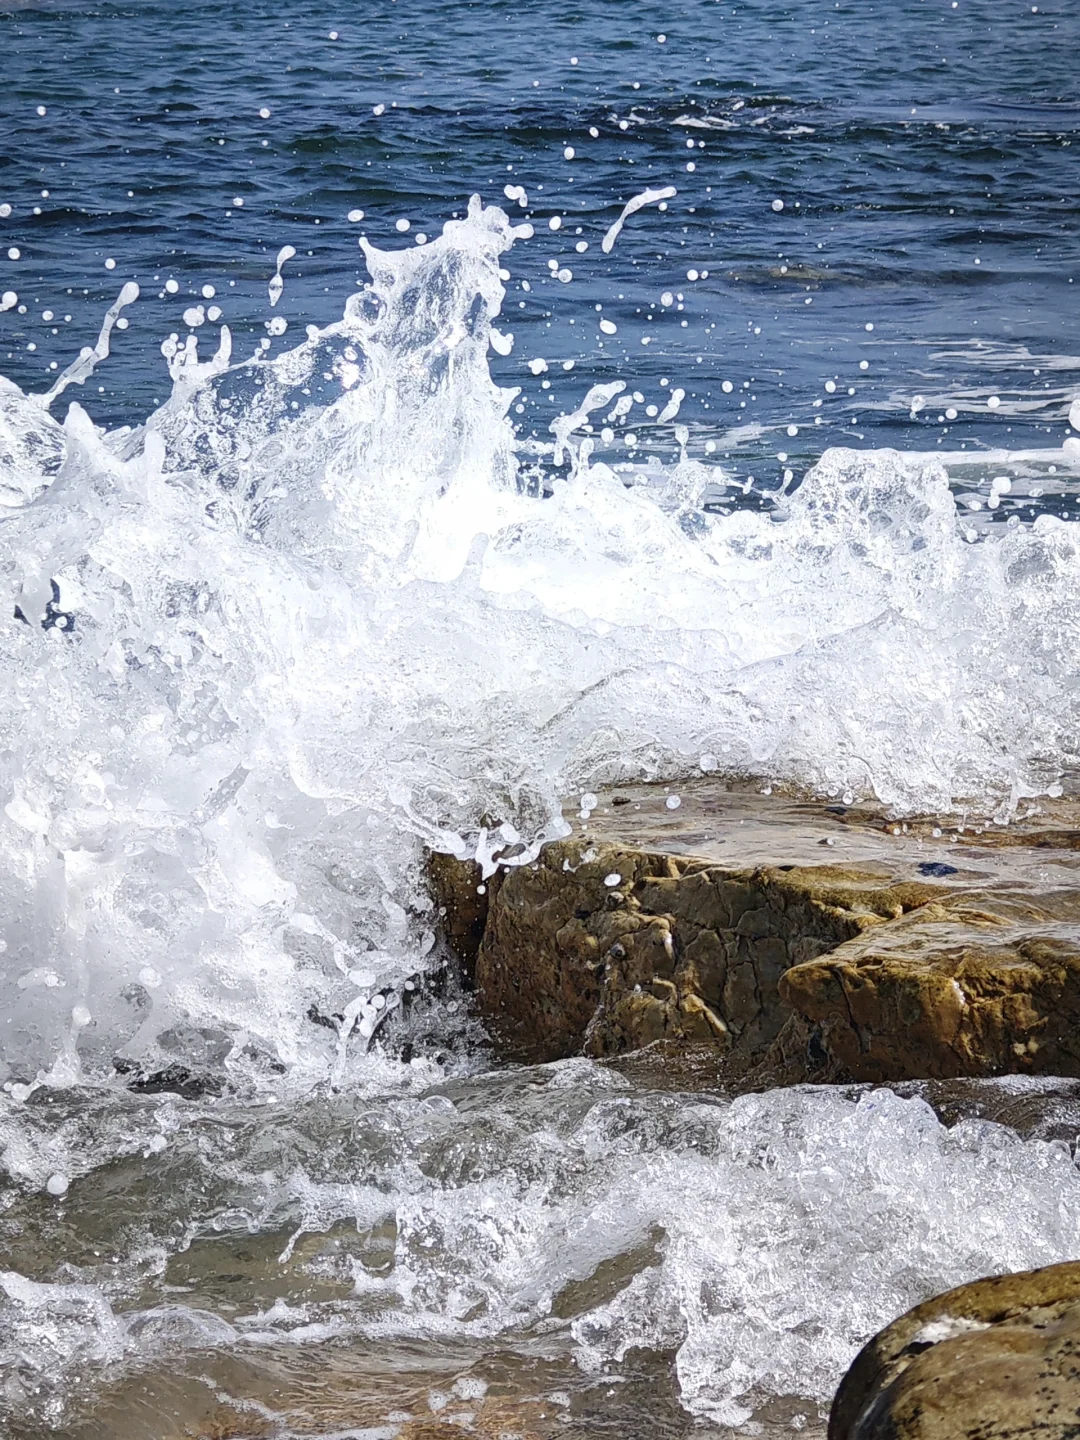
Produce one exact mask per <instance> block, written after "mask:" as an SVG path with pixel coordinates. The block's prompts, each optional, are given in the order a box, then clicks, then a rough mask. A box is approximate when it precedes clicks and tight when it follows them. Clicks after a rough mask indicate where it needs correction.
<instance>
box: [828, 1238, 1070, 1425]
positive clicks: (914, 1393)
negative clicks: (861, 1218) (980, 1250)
mask: <svg viewBox="0 0 1080 1440" xmlns="http://www.w3.org/2000/svg"><path fill="white" fill-rule="evenodd" d="M1078 1435H1080V1262H1070V1263H1067V1264H1064V1265H1052V1266H1048V1267H1047V1268H1046V1269H1042V1270H1030V1271H1026V1272H1024V1273H1022V1274H1017V1275H1001V1276H996V1277H994V1278H991V1279H987V1280H976V1281H974V1282H973V1283H972V1284H969V1285H962V1286H960V1287H959V1288H958V1289H956V1290H951V1291H948V1292H947V1293H946V1294H944V1295H940V1296H938V1297H937V1298H935V1299H933V1300H928V1301H927V1302H926V1303H925V1304H922V1305H919V1306H916V1308H915V1309H914V1310H910V1311H908V1313H907V1314H906V1315H902V1316H901V1317H900V1318H899V1319H898V1320H895V1321H893V1323H892V1324H891V1325H889V1326H887V1327H886V1329H884V1330H882V1331H881V1332H880V1333H879V1334H878V1335H876V1336H875V1337H874V1339H873V1340H871V1341H870V1343H869V1344H868V1345H867V1346H866V1347H865V1348H864V1349H863V1350H862V1351H861V1353H860V1354H859V1355H858V1357H857V1358H856V1360H855V1362H854V1364H853V1365H852V1366H851V1369H850V1370H849V1371H848V1373H847V1375H846V1376H845V1378H844V1380H843V1382H842V1384H841V1386H840V1389H839V1390H838V1391H837V1395H836V1399H835V1401H834V1403H833V1408H832V1414H831V1417H830V1421H829V1440H1021V1437H1024V1440H1027V1437H1034V1436H1038V1437H1039V1440H1073V1437H1076V1436H1078Z"/></svg>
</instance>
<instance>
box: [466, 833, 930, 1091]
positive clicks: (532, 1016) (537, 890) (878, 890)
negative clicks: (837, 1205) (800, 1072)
mask: <svg viewBox="0 0 1080 1440" xmlns="http://www.w3.org/2000/svg"><path fill="white" fill-rule="evenodd" d="M941 893H947V892H943V891H942V890H941V888H940V887H934V886H929V885H925V884H922V885H919V884H915V883H914V882H911V881H904V882H902V883H900V884H889V883H887V881H883V878H882V876H880V875H878V874H874V873H867V872H862V871H858V870H854V869H844V868H842V867H837V866H817V867H813V868H803V867H790V868H789V869H787V870H778V869H771V868H768V867H762V868H760V869H757V870H748V871H742V870H728V869H725V868H724V867H722V866H717V865H709V864H707V863H705V862H702V861H700V860H693V859H689V858H686V857H675V856H670V855H663V854H657V853H654V852H650V851H646V850H638V851H633V850H628V849H624V848H622V847H617V846H614V845H603V844H601V845H583V844H582V843H581V842H577V841H561V842H558V843H556V844H552V845H549V846H547V848H546V849H545V850H544V852H543V854H542V855H541V856H540V859H539V860H538V861H537V862H536V864H535V865H532V866H525V867H522V868H521V869H517V870H511V871H509V872H507V873H506V874H505V875H504V877H503V880H502V883H501V885H500V886H499V888H498V892H497V895H496V896H495V897H493V899H492V901H491V905H490V909H489V913H488V921H487V926H486V929H485V931H484V938H483V941H482V942H481V945H480V951H479V955H478V957H477V962H476V984H477V988H478V990H479V992H480V997H481V1001H482V1004H483V1006H484V1009H485V1011H486V1012H487V1014H488V1016H489V1017H490V1018H491V1020H492V1022H493V1023H494V1024H495V1026H496V1027H497V1028H498V1029H499V1031H500V1032H501V1033H502V1034H503V1036H504V1037H505V1038H506V1039H507V1041H508V1042H509V1043H510V1045H511V1048H512V1049H514V1050H515V1051H516V1052H517V1053H520V1054H527V1055H528V1056H529V1057H530V1058H533V1059H555V1058H558V1057H560V1056H565V1055H570V1054H575V1053H579V1052H580V1051H582V1050H585V1051H586V1052H587V1053H589V1054H592V1055H610V1054H615V1053H617V1052H618V1051H621V1050H630V1049H635V1048H637V1047H638V1046H641V1045H648V1044H650V1043H652V1042H653V1041H657V1040H683V1041H708V1042H710V1043H711V1044H713V1045H715V1046H716V1047H718V1048H719V1049H721V1050H722V1051H724V1052H726V1053H727V1054H728V1055H729V1056H730V1057H731V1058H733V1059H737V1060H738V1061H740V1062H742V1063H743V1064H745V1065H749V1064H751V1063H753V1062H755V1061H757V1060H758V1059H760V1058H762V1057H763V1056H764V1055H765V1053H766V1051H767V1050H768V1047H769V1045H770V1043H771V1042H772V1041H773V1040H774V1039H775V1038H776V1036H777V1035H778V1033H779V1031H780V1029H781V1026H782V1025H783V1023H784V1020H785V1019H786V1018H787V1012H786V1011H785V1010H783V1009H782V1007H781V1005H780V1002H779V996H778V991H777V983H778V981H779V979H780V976H781V975H782V974H783V973H784V971H786V970H787V969H788V968H789V967H791V966H792V965H797V964H799V963H801V962H803V961H806V960H809V959H811V958H814V957H816V956H818V955H820V954H822V953H825V952H829V951H832V950H834V949H835V948H836V946H838V945H840V944H842V943H843V942H844V941H846V940H849V939H851V938H852V937H854V936H857V935H860V934H861V933H862V932H863V931H864V930H866V929H868V928H871V927H875V926H879V925H882V924H883V923H884V922H885V921H886V920H888V919H891V918H894V917H898V916H901V915H903V914H904V913H905V911H906V910H908V909H910V908H911V907H912V906H917V905H920V904H922V903H924V902H925V901H926V900H927V899H929V898H931V897H932V896H934V895H936V894H941Z"/></svg>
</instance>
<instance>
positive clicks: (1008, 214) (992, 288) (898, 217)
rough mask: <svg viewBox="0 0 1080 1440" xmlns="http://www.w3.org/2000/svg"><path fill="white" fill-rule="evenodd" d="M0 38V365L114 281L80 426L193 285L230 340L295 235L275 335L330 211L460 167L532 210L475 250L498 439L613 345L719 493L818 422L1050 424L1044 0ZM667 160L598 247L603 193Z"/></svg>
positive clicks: (351, 279) (1065, 41)
mask: <svg viewBox="0 0 1080 1440" xmlns="http://www.w3.org/2000/svg"><path fill="white" fill-rule="evenodd" d="M0 44H2V46H3V55H4V62H3V74H4V85H3V89H2V94H0V137H2V138H0V203H3V204H4V205H5V206H7V205H10V207H11V213H10V215H7V214H5V217H4V218H3V220H0V287H2V289H4V290H7V289H9V288H10V289H13V290H14V291H15V292H16V293H17V294H18V297H19V305H18V307H17V308H12V309H10V310H8V311H7V312H5V313H3V314H0V368H2V369H3V372H4V373H6V374H7V375H8V376H9V377H10V378H11V379H13V380H15V381H16V382H17V383H18V384H20V385H22V386H23V387H25V388H27V389H33V388H45V386H46V385H47V384H48V382H49V379H50V376H51V375H52V374H54V372H55V369H56V368H60V369H62V368H63V366H64V365H65V364H66V363H68V361H69V360H70V359H71V358H72V356H73V354H74V353H75V351H76V350H77V348H78V347H79V346H81V345H84V344H88V343H92V342H93V339H94V337H95V336H96V333H97V326H98V324H99V321H100V316H101V313H102V311H103V309H104V307H105V306H106V305H107V304H108V303H110V302H111V300H112V299H113V298H115V295H116V293H117V289H118V285H119V283H120V282H121V281H124V280H127V279H135V280H137V281H138V283H139V285H140V286H141V288H142V295H143V299H142V300H141V302H140V303H139V304H138V305H137V306H136V307H135V308H134V310H133V311H132V312H130V314H131V320H130V329H129V330H128V331H127V333H126V334H125V335H123V336H122V337H117V343H116V344H115V345H114V354H113V356H112V358H111V359H110V361H109V363H108V365H107V366H106V367H104V368H103V369H102V370H101V371H100V372H99V374H98V375H97V376H95V382H94V384H93V385H92V386H90V387H88V391H89V392H90V393H88V396H87V399H86V403H87V404H88V406H89V408H90V410H91V413H92V414H93V416H94V418H95V419H97V420H98V421H99V422H104V423H108V424H117V423H129V424H130V423H135V422H137V421H139V420H141V419H142V418H143V417H144V416H145V414H146V413H147V412H148V411H149V410H150V409H151V408H152V406H153V404H154V402H155V400H161V399H162V398H163V397H164V396H165V395H166V394H167V393H168V392H167V378H166V374H165V369H164V366H163V364H162V362H161V360H160V357H159V356H158V353H157V351H158V347H159V345H160V343H161V341H162V339H163V338H164V337H165V336H166V335H168V334H169V333H170V332H175V333H177V334H179V335H181V336H183V335H184V334H186V333H187V329H188V327H187V325H186V324H185V321H184V313H185V311H188V310H189V309H191V307H196V306H202V307H203V310H204V311H205V310H206V309H208V308H209V304H213V305H216V306H217V308H218V309H219V310H220V312H221V318H222V320H224V321H225V322H227V323H228V324H229V326H230V327H231V328H232V330H233V334H234V336H235V337H236V340H237V346H238V349H239V350H240V351H241V352H246V350H247V347H248V346H250V345H253V344H256V343H257V342H258V339H259V338H260V337H262V336H265V335H266V330H265V328H264V327H265V325H266V322H267V320H268V318H269V316H270V311H269V309H268V304H267V292H266V283H267V280H268V278H269V276H270V274H271V273H272V272H273V268H274V258H275V256H276V253H277V251H278V249H279V248H280V247H281V246H284V245H292V246H294V247H295V248H296V250H297V256H296V259H295V260H294V261H292V262H290V263H289V264H288V265H287V266H286V268H285V278H286V291H285V296H284V299H283V301H282V303H281V306H280V309H279V311H278V313H279V314H280V315H281V316H283V317H284V318H285V319H286V320H287V321H288V324H289V330H288V332H287V333H286V334H285V335H283V336H281V337H275V339H274V346H275V348H278V347H281V346H285V345H288V344H293V343H295V340H296V337H297V334H298V332H299V331H300V329H301V327H303V326H304V325H305V324H309V323H316V324H324V323H326V322H327V321H329V320H331V319H333V318H336V316H337V315H338V314H340V310H341V305H342V302H343V298H344V297H345V295H347V294H348V293H349V291H350V290H351V289H352V288H353V287H354V286H356V285H357V284H359V283H361V282H362V279H363V278H364V277H365V275H366V271H365V267H364V265H363V258H362V256H361V254H360V251H359V249H358V247H357V240H358V238H359V237H360V236H361V235H365V234H366V235H367V236H368V237H369V238H370V239H371V240H372V241H373V242H374V243H376V244H378V245H380V246H383V245H389V246H406V245H411V244H414V243H416V240H417V239H418V237H419V236H421V235H424V236H428V237H432V236H434V235H437V234H438V233H439V231H440V230H441V227H442V224H443V223H444V221H445V220H446V219H448V218H449V217H451V216H453V215H455V214H460V213H462V212H463V210H464V206H465V203H466V201H467V199H468V197H469V195H470V194H471V193H473V192H477V193H479V194H480V195H482V196H483V197H484V199H485V200H486V201H489V202H497V203H501V204H503V205H505V206H507V207H508V208H509V209H511V210H513V211H514V212H515V213H516V214H517V215H518V216H519V218H521V219H526V218H528V219H531V220H532V221H533V223H534V224H535V226H536V231H537V233H536V237H535V239H534V240H532V241H531V242H529V243H527V244H524V243H519V245H518V246H517V247H516V248H515V251H514V254H513V256H512V257H511V261H510V264H511V270H512V275H513V279H512V280H511V281H510V284H509V288H508V294H507V298H506V303H505V306H504V319H505V328H508V329H511V330H512V332H513V334H514V337H515V344H514V348H513V352H512V354H511V355H509V356H508V357H506V358H500V357H498V356H493V357H492V359H493V371H494V373H495V375H496V378H497V379H498V380H499V381H500V382H501V383H504V384H513V385H517V386H520V387H521V390H522V394H521V397H520V400H519V402H518V406H517V409H516V411H515V413H514V420H515V424H516V426H517V428H518V430H519V433H520V434H522V435H523V436H529V435H536V436H538V437H540V438H546V437H547V427H548V425H549V423H550V419H551V417H552V415H553V414H554V413H556V412H558V411H560V410H568V409H571V408H573V406H574V404H576V403H577V400H578V398H579V397H580V395H581V394H582V393H583V391H584V389H585V387H586V383H587V382H590V383H591V382H593V381H595V380H602V379H610V378H612V377H613V376H621V377H623V378H626V379H627V380H628V382H629V383H630V385H631V387H632V389H635V390H637V391H638V393H639V394H642V395H643V401H644V403H645V404H648V403H653V404H655V405H656V407H657V410H659V411H662V410H663V408H664V403H665V400H666V396H665V393H664V390H665V388H667V389H668V393H670V389H671V388H674V387H680V388H683V389H684V390H685V391H686V392H687V393H686V399H685V401H684V403H683V407H682V412H681V415H680V420H681V421H682V422H683V423H686V424H688V425H689V426H690V427H691V433H692V441H691V453H695V454H697V455H699V456H701V457H702V458H708V457H710V456H714V457H715V458H716V459H717V460H721V459H723V458H724V457H727V463H728V465H729V468H730V469H731V470H732V472H733V473H734V474H735V475H737V476H738V478H739V479H744V478H746V477H749V476H750V475H753V476H754V477H755V482H756V484H755V488H758V487H759V486H760V487H761V488H764V489H768V488H769V487H771V486H773V485H776V484H779V483H781V481H782V473H783V471H784V469H785V467H786V466H791V467H793V468H794V469H795V470H796V471H798V470H799V469H800V467H801V466H803V465H805V464H806V463H808V462H809V461H812V460H813V459H815V458H816V457H817V456H818V455H819V454H820V453H821V451H822V450H823V449H825V448H826V446H828V445H833V444H850V445H854V446H856V447H877V446H883V445H894V446H896V447H898V448H901V449H908V450H910V449H920V450H934V449H940V450H943V451H949V452H953V451H955V452H961V451H972V452H975V453H976V454H978V453H981V452H983V451H986V450H995V449H998V448H1008V449H1012V450H1024V449H1032V448H1035V449H1037V448H1053V447H1056V446H1057V445H1059V444H1060V442H1061V440H1062V438H1063V437H1064V435H1065V434H1066V433H1068V431H1067V424H1066V415H1067V412H1068V401H1069V399H1070V397H1071V396H1072V395H1073V394H1074V393H1075V392H1076V391H1077V389H1078V387H1080V359H1078V358H1077V352H1080V343H1078V342H1077V328H1078V320H1080V215H1078V204H1080V201H1078V187H1077V180H1076V175H1077V171H1076V165H1077V154H1078V151H1077V150H1076V149H1075V148H1074V147H1075V146H1076V145H1077V144H1080V80H1078V75H1080V70H1078V67H1077V65H1076V54H1077V45H1078V44H1080V15H1078V14H1077V11H1076V8H1075V6H1073V5H1071V4H1070V3H1068V0H1049V3H1044V4H1041V5H1038V6H1033V5H1031V4H1030V3H1021V0H957V3H956V4H953V3H952V0H891V3H884V0H881V3H867V0H832V3H826V0H795V3H790V4H784V5H777V4H774V3H766V0H732V3H728V0H690V3H683V4H679V5H677V6H674V5H665V4H656V3H645V4H638V5H635V6H633V7H627V6H625V5H622V4H616V3H614V0H592V3H589V4H587V5H586V4H581V5H571V6H568V5H565V4H555V3H551V0H505V3H504V0H483V3H471V4H468V3H447V0H389V3H388V0H371V3H366V4H364V5H353V6H349V5H340V6H337V7H335V6H321V5H320V6H318V7H315V8H314V9H311V10H306V11H305V12H304V13H297V12H295V11H289V10H278V9H272V8H270V7H268V6H265V5H263V4H259V3H256V0H238V3H235V4H230V5H227V6H226V5H222V4H219V3H216V0H193V3H189V4H184V5H175V4H172V3H164V0H142V3H139V4H117V3H110V0H105V3H95V4H92V5H89V4H70V3H58V0H44V3H40V4H23V3H19V0H15V3H11V0H7V3H5V4H3V5H0ZM42 111H43V112H44V113H42ZM571 151H572V155H573V158H572V159H568V158H566V156H567V155H568V154H569V153H570V152H571ZM508 185H510V186H521V187H523V189H524V192H525V196H526V197H527V204H525V205H524V206H521V205H519V204H518V203H517V201H516V200H513V199H512V200H509V201H508V200H507V199H506V198H505V196H504V189H505V187H506V186H508ZM669 185H670V186H674V187H676V188H677V191H678V194H677V197H676V198H674V199H672V200H671V201H670V202H669V203H668V204H667V207H666V209H665V210H664V211H663V212H661V211H660V210H659V209H658V208H657V207H656V206H655V205H654V206H649V207H647V208H645V209H643V210H641V211H640V212H639V213H638V214H637V215H636V216H634V217H633V218H632V219H631V220H630V221H629V223H628V225H627V227H626V229H625V231H624V232H623V234H622V236H621V237H620V239H619V241H618V243H617V244H616V245H615V247H614V250H613V252H612V253H611V254H610V255H605V254H604V253H603V252H602V251H601V248H600V242H601V240H602V237H603V235H604V233H605V232H606V230H607V228H608V227H609V226H610V225H611V224H612V222H613V221H614V220H615V218H616V217H617V215H618V214H619V211H620V209H621V207H622V205H623V204H624V203H625V201H626V200H628V199H629V198H630V197H631V196H633V195H635V194H637V193H639V192H641V191H643V190H645V189H646V188H648V187H662V186H669ZM781 203H782V205H783V209H782V210H779V209H778V208H777V207H778V206H779V204H781ZM358 211H362V212H363V218H362V219H360V220H350V219H349V215H350V212H352V213H353V214H355V213H356V212H358ZM406 220H407V221H408V222H409V226H410V228H409V230H408V231H407V232H402V231H400V230H399V229H398V228H397V227H398V225H399V224H403V222H404V221H406ZM553 221H560V222H561V228H559V229H558V230H557V231H556V230H552V229H551V228H549V227H550V225H551V223H552V222H553ZM585 247H587V248H585ZM13 250H17V251H18V254H19V258H18V259H17V260H11V259H7V258H5V256H6V255H9V254H11V253H12V251H13ZM107 266H108V267H109V268H106V267H107ZM560 275H561V276H562V277H565V278H562V279H560V278H558V277H559V276H560ZM691 275H696V276H697V277H698V278H696V279H691V278H689V277H690V276H691ZM569 276H572V278H569ZM167 282H175V286H176V289H175V293H169V291H167V290H166V288H165V287H166V283H167ZM207 286H210V287H213V290H214V292H215V293H214V295H213V298H212V300H211V301H210V302H209V303H208V302H207V301H206V300H205V298H204V287H207ZM664 296H667V297H668V298H669V300H670V303H667V304H665V303H664V301H663V298H662V297H664ZM46 315H48V316H49V318H44V317H45V316H46ZM69 317H70V318H69ZM601 319H604V320H609V321H613V322H614V323H615V324H616V325H617V327H618V328H617V333H616V334H614V335H606V334H604V333H603V332H602V331H601V330H600V329H599V326H598V322H599V320H601ZM207 324H209V322H207ZM211 328H212V327H211ZM203 333H204V334H205V333H206V332H205V331H204V332H203ZM205 343H206V342H205V341H204V345H205ZM541 358H542V359H545V360H546V361H547V362H548V367H549V368H548V369H547V371H545V372H544V373H543V376H542V377H541V376H538V375H535V374H533V372H532V369H530V366H529V363H528V362H529V361H530V360H538V359H541ZM571 365H572V366H573V369H572V370H570V369H568V368H567V367H569V366H571ZM665 380H666V381H667V382H668V386H667V387H665V386H664V385H663V383H662V382H663V381H665ZM725 381H726V382H728V385H729V387H730V389H728V390H727V391H725V389H724V388H722V387H723V384H724V382H725ZM826 382H830V384H831V385H832V386H833V387H834V388H832V389H830V390H828V391H827V390H826V389H825V388H824V387H825V384H826ZM995 397H996V399H997V400H998V401H1000V404H995V405H994V408H988V402H989V401H993V400H994V398H995ZM913 401H915V404H914V405H913V404H912V402H913ZM949 412H955V418H952V417H951V413H949ZM637 416H640V420H637V418H636V417H637ZM654 418H655V412H654V416H653V417H649V416H647V415H644V414H642V412H641V409H640V407H639V409H638V411H636V412H635V422H634V423H632V424H631V426H630V428H631V429H632V432H633V433H634V434H635V439H636V441H637V447H638V449H637V455H638V457H639V458H640V456H642V455H644V454H646V453H647V452H648V451H649V450H650V449H656V450H659V451H660V452H661V453H663V451H664V449H665V446H668V447H670V444H671V427H670V425H668V426H661V427H656V426H655V425H653V424H651V420H652V419H654ZM790 425H796V426H798V434H797V435H790V436H789V435H788V433H787V427H788V426H790ZM710 441H711V442H712V444H711V445H710V447H709V450H708V451H707V452H706V450H705V446H706V444H708V442H710ZM617 443H618V444H621V443H622V442H621V437H620V439H619V441H618V442H617ZM780 453H784V454H785V455H787V456H789V457H790V458H789V459H787V460H786V461H780V460H778V459H777V455H778V454H780ZM1051 488H1053V487H1051ZM1042 503H1043V504H1044V505H1045V504H1050V503H1053V504H1054V506H1055V507H1056V508H1059V509H1060V507H1062V506H1064V507H1065V513H1070V512H1069V511H1068V509H1067V506H1068V504H1069V503H1071V502H1070V500H1069V497H1068V496H1067V495H1066V496H1064V497H1060V498H1059V499H1057V500H1053V501H1048V500H1044V501H1043V502H1042ZM1017 504H1018V501H1017V499H1016V497H1013V498H1011V499H1010V500H1008V501H1007V502H1006V503H1005V504H1004V505H1003V506H1002V508H1001V510H1000V512H999V514H998V518H1004V517H1005V516H1006V515H1007V514H1008V513H1011V510H1012V509H1013V508H1014V507H1015V506H1016V505H1017ZM1030 508H1031V507H1030V505H1028V506H1027V507H1026V508H1024V507H1022V508H1021V513H1022V514H1026V513H1030Z"/></svg>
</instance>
